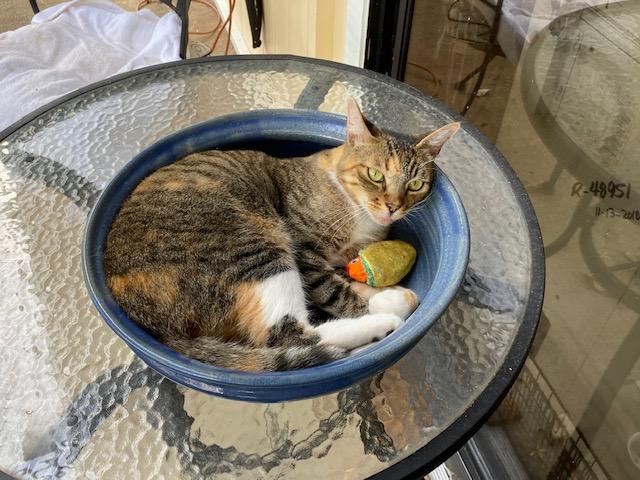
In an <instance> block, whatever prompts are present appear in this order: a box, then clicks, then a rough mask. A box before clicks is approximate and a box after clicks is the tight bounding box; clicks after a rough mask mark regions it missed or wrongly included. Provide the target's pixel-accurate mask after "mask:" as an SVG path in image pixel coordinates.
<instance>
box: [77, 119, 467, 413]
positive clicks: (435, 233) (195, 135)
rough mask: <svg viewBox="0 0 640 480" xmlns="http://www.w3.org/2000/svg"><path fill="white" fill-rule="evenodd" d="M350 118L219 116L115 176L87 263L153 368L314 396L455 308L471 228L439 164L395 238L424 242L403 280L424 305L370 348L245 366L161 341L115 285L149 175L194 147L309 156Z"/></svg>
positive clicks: (272, 393) (372, 366) (93, 229)
mask: <svg viewBox="0 0 640 480" xmlns="http://www.w3.org/2000/svg"><path fill="white" fill-rule="evenodd" d="M344 138H345V118H344V117H341V116H337V115H332V114H328V113H321V112H315V111H293V110H267V111H265V110H262V111H252V112H243V113H240V114H233V115H229V116H226V117H220V118H216V119H215V120H211V121H207V122H204V123H201V124H198V125H194V126H192V127H189V128H187V129H185V130H181V131H179V132H177V133H175V134H173V135H170V136H168V137H166V138H164V139H163V140H161V141H159V142H157V143H155V144H154V145H152V146H150V147H149V148H147V149H146V150H144V151H143V152H141V153H140V154H138V155H137V156H136V157H135V158H134V159H133V160H131V161H130V162H129V163H128V164H127V165H125V167H124V168H122V170H120V171H119V172H118V174H117V175H116V176H115V177H114V178H113V179H112V180H111V182H110V183H109V185H108V186H107V187H106V188H105V190H104V191H103V192H102V194H101V195H100V198H99V199H98V201H97V203H96V205H95V206H94V208H93V210H92V211H91V214H90V216H89V220H88V223H87V226H86V230H85V236H84V245H83V272H84V278H85V282H86V284H87V288H88V290H89V295H90V296H91V299H92V300H93V303H94V304H95V306H96V308H97V309H98V311H99V312H100V314H101V315H102V316H103V317H104V319H105V321H106V322H107V323H108V324H109V326H110V327H111V328H112V329H113V330H114V331H115V332H116V333H117V334H118V335H119V336H120V337H121V338H122V339H123V340H124V341H125V342H126V343H127V344H128V345H129V347H131V349H132V350H133V351H134V352H135V353H136V354H138V356H139V357H140V358H142V360H144V361H145V362H146V363H147V364H148V365H149V366H150V367H151V368H153V369H154V370H156V371H157V372H159V373H160V374H162V375H164V376H165V377H167V378H170V379H171V380H173V381H175V382H177V383H180V384H182V385H186V386H188V387H191V388H194V389H197V390H200V391H202V392H206V393H210V394H214V395H219V396H221V397H225V398H232V399H239V400H248V401H256V402H279V401H285V400H294V399H300V398H307V397H312V396H316V395H320V394H324V393H328V392H331V391H334V390H338V389H341V388H343V387H346V386H348V385H351V384H353V383H355V382H357V381H358V380H362V379H364V378H366V377H370V376H372V375H375V374H377V373H379V372H381V371H383V370H384V369H386V368H388V367H389V366H390V365H391V364H393V363H394V362H395V361H397V360H398V359H399V358H400V357H402V356H403V355H404V354H405V353H407V351H409V349H411V348H412V347H413V346H414V345H415V344H416V343H417V342H418V341H419V340H420V339H421V338H422V337H423V335H424V334H425V333H426V331H427V330H428V329H429V327H431V326H432V325H433V323H434V322H435V321H436V320H437V319H438V317H439V316H440V315H442V313H443V312H444V310H445V309H446V308H447V306H448V305H449V303H450V302H451V300H452V299H453V297H454V295H455V294H456V292H457V290H458V288H459V286H460V283H461V282H462V278H463V275H464V273H465V270H466V267H467V261H468V256H469V227H468V224H467V218H466V215H465V212H464V208H463V206H462V203H461V202H460V198H459V197H458V195H457V193H456V191H455V189H454V188H453V185H452V184H451V182H450V181H449V180H448V179H447V177H446V176H445V175H444V174H443V173H442V172H441V171H438V172H437V174H436V182H435V188H434V191H433V192H432V194H431V197H430V199H429V200H428V201H427V202H425V204H424V206H423V208H421V209H420V210H419V211H418V212H417V214H414V215H412V216H411V225H409V223H407V222H406V221H401V222H397V223H396V224H394V225H393V228H392V231H391V237H392V238H400V239H404V240H406V241H408V242H410V243H411V244H413V245H414V246H415V247H416V250H417V252H418V258H417V261H416V265H415V267H414V268H413V270H412V271H411V273H410V274H409V275H408V276H407V278H406V279H405V281H404V282H403V283H404V284H405V285H406V286H407V287H409V288H411V289H413V290H414V291H415V292H416V293H417V294H418V296H419V297H420V300H421V303H420V306H419V307H418V309H417V310H416V311H415V312H414V313H413V315H411V317H410V318H409V319H408V320H407V321H406V323H405V324H404V325H403V326H402V327H400V328H399V329H398V330H396V331H395V332H394V333H392V334H391V335H390V336H388V337H387V338H385V339H384V340H382V341H380V342H378V343H376V344H374V345H372V346H370V347H369V348H367V349H365V350H363V351H361V352H360V353H358V354H356V355H354V356H352V357H349V358H345V359H342V360H338V361H336V362H332V363H330V364H326V365H320V366H317V367H313V368H308V369H303V370H293V371H289V372H266V373H245V372H238V371H233V370H227V369H222V368H217V367H214V366H211V365H207V364H205V363H201V362H199V361H196V360H192V359H190V358H188V357H185V356H183V355H181V354H179V353H177V352H175V351H173V350H171V349H170V348H169V347H167V346H165V345H164V344H162V343H160V342H159V341H157V340H156V339H155V338H153V337H152V336H151V335H149V334H148V333H147V332H146V331H144V330H143V329H142V328H140V327H139V326H138V325H137V324H136V323H135V322H133V321H132V320H131V319H130V318H128V317H127V315H126V314H125V313H124V311H123V310H122V309H121V308H120V307H119V306H118V304H117V303H116V302H115V300H114V298H113V297H112V295H111V292H110V290H109V288H108V287H107V283H106V277H105V272H104V266H103V251H104V246H105V241H106V237H107V232H108V230H109V226H110V225H111V222H112V220H113V217H114V216H115V214H116V213H117V211H118V209H119V208H120V205H121V203H122V202H123V201H124V200H125V199H126V198H127V197H128V195H129V194H130V193H131V191H132V190H133V189H134V187H135V186H136V185H137V184H138V183H139V182H140V181H141V180H142V179H143V178H145V177H146V176H148V175H149V174H151V173H152V172H153V171H155V170H157V169H158V168H160V167H163V166H165V165H168V164H170V163H172V162H174V161H176V160H178V159H179V158H182V157H184V156H185V155H187V154H189V153H192V152H196V151H200V150H206V149H213V148H221V149H236V148H253V149H261V150H263V151H265V152H267V153H269V154H271V155H274V156H278V157H295V156H302V155H308V154H310V153H313V152H316V151H318V150H321V149H324V148H328V147H332V146H336V145H339V144H340V143H342V142H343V141H344Z"/></svg>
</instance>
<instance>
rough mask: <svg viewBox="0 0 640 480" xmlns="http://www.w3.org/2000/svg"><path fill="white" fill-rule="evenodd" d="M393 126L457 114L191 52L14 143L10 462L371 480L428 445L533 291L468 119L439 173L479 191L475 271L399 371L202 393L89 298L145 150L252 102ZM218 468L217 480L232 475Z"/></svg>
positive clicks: (92, 96) (3, 333) (46, 470)
mask: <svg viewBox="0 0 640 480" xmlns="http://www.w3.org/2000/svg"><path fill="white" fill-rule="evenodd" d="M348 95H355V96H356V97H358V98H359V100H360V103H361V104H362V105H363V110H364V112H365V114H366V115H367V116H369V117H370V118H371V120H373V121H374V122H376V123H378V124H380V125H381V126H382V127H387V128H391V129H393V130H395V131H398V132H402V133H407V134H415V135H417V134H420V133H424V132H426V131H429V130H430V129H432V128H433V127H436V126H439V125H441V124H443V123H445V122H447V121H449V120H450V119H449V117H448V115H447V114H446V113H443V112H442V111H439V109H437V108H435V107H434V106H432V105H431V104H430V103H428V102H427V100H425V99H423V98H422V97H420V96H418V95H413V94H411V93H408V92H407V91H406V90H402V89H399V88H398V87H396V86H393V85H390V84H388V83H386V82H384V81H381V80H379V79H374V78H370V77H368V76H362V75H360V74H358V73H355V72H352V71H343V70H341V69H335V68H333V67H329V66H325V65H318V64H314V63H306V62H303V61H296V60H290V59H283V60H277V61H276V60H268V61H267V60H265V59H255V60H254V59H245V60H242V61H225V62H211V63H201V64H187V65H181V66H177V67H171V68H166V69H163V70H158V71H154V72H150V73H143V74H138V75H136V76H134V77H132V78H128V79H124V80H120V81H117V82H114V83H112V84H110V85H109V86H106V87H103V88H99V89H97V90H94V91H92V92H90V93H86V94H84V95H81V96H79V97H77V98H75V99H72V100H70V101H67V102H66V103H64V104H62V105H61V106H59V107H56V108H54V109H53V110H50V111H49V112H48V113H45V114H43V115H41V116H40V117H39V118H37V119H36V120H34V121H32V122H31V123H30V124H28V125H26V126H25V127H23V128H21V129H20V130H18V131H17V132H15V133H14V134H12V135H10V136H9V137H8V138H7V139H6V140H5V141H4V142H2V143H0V258H1V259H2V268H0V288H1V289H2V295H0V316H1V318H2V319H3V325H2V326H3V328H2V329H0V348H1V349H2V352H3V361H2V362H0V399H2V400H1V401H0V402H1V403H0V408H1V415H0V469H4V470H6V471H8V472H11V473H14V474H17V475H20V476H27V477H49V476H52V475H65V478H96V479H99V478H128V479H134V478H141V479H146V478H204V477H208V476H210V475H212V474H217V475H216V478H256V477H264V476H267V475H268V476H269V477H270V478H305V479H307V478H308V479H312V478H322V479H325V478H348V479H351V478H353V479H355V478H362V477H365V476H367V475H370V474H373V473H376V472H378V471H381V470H383V469H384V468H385V467H386V466H388V465H390V464H393V463H395V462H397V461H399V460H400V459H402V458H403V457H406V456H407V455H409V454H411V453H412V452H414V451H415V450H417V449H418V448H420V447H423V446H424V445H426V444H427V443H428V442H429V441H430V440H431V439H433V438H434V437H435V436H436V435H437V434H438V433H439V432H440V431H442V429H444V428H445V427H446V426H447V425H449V424H450V423H451V422H453V421H454V420H456V419H457V418H458V417H460V416H461V415H462V414H463V412H464V410H465V409H467V408H468V407H469V406H470V405H471V404H472V403H473V402H474V401H475V399H476V398H477V397H478V395H479V394H480V393H481V392H482V390H483V388H484V387H485V386H486V384H487V383H488V382H489V381H490V380H491V379H492V378H493V376H494V375H495V372H496V370H497V369H498V368H499V367H500V366H501V365H502V364H503V362H504V357H505V354H506V352H507V350H508V348H509V346H510V345H511V342H512V341H513V339H514V337H515V334H516V332H517V331H518V328H519V327H520V325H521V323H522V317H523V311H524V307H525V305H526V303H527V301H528V292H529V279H530V276H531V271H530V270H531V252H530V250H529V237H528V235H529V234H528V230H527V226H526V223H525V220H524V217H523V215H522V212H521V210H520V208H519V206H518V203H517V198H516V197H515V195H514V194H513V192H512V190H511V186H510V184H509V183H508V182H507V181H506V178H505V177H504V175H503V173H502V172H501V170H500V169H499V168H498V166H497V164H496V163H495V161H494V158H493V152H492V151H490V150H488V149H486V148H485V147H484V146H483V145H482V144H480V143H479V142H478V141H477V140H476V139H475V138H474V137H473V136H472V135H470V134H469V133H467V132H461V133H460V134H458V135H457V136H456V137H455V138H454V139H453V140H452V142H451V143H450V145H449V146H448V147H447V148H446V150H445V151H444V152H443V154H442V158H441V159H440V161H439V164H440V166H441V167H442V168H443V170H444V171H445V172H446V174H447V175H448V176H449V178H450V179H451V180H452V181H453V183H454V185H455V186H456V188H457V189H458V191H459V193H460V195H461V197H462V200H463V202H464V204H465V208H466V210H467V214H468V217H469V221H470V227H471V255H470V262H469V270H468V273H467V276H466V279H465V282H464V285H463V288H462V289H461V291H460V293H459V294H458V296H457V298H456V300H454V302H453V303H452V305H451V307H450V308H449V309H448V311H447V312H446V314H445V315H444V316H443V317H442V318H441V319H440V320H439V321H438V322H437V324H436V325H435V326H434V327H433V328H432V329H431V330H430V331H429V332H428V334H427V335H426V336H425V337H424V339H423V340H422V341H421V342H420V343H419V344H418V345H417V346H416V347H415V348H414V349H413V350H412V351H411V352H410V353H409V354H407V355H406V356H405V357H404V358H403V359H402V360H400V361H399V362H398V363H397V364H396V365H395V366H393V367H392V368H390V369H389V370H387V371H386V372H385V373H384V374H382V375H379V376H378V377H376V378H372V379H370V380H368V381H365V382H362V383H360V384H358V385H355V386H353V387H351V388H349V389H346V390H343V391H341V392H338V393H334V394H330V395H326V396H323V397H318V398H314V399H310V400H303V401H296V402H290V403H281V404H247V403H241V402H235V401H229V400H224V399H220V398H216V397H211V396H207V395H204V394H201V393H198V392H195V391H192V390H189V389H185V388H182V387H179V386H177V385H175V384H174V383H172V382H170V381H168V380H165V379H163V378H162V377H161V376H159V375H158V374H156V373H155V372H153V371H152V370H150V369H149V368H148V367H146V366H145V365H144V364H143V363H142V362H140V361H139V360H137V359H136V358H135V357H134V355H133V354H132V352H131V351H130V350H129V348H128V347H127V346H126V345H125V344H124V343H123V342H122V341H121V340H120V339H119V338H118V337H117V336H116V335H115V334H114V333H113V332H112V331H111V330H110V329H109V328H108V327H107V325H106V324H105V323H104V322H103V321H102V319H101V318H100V316H99V315H98V313H97V312H96V311H95V310H94V309H93V307H92V305H91V303H90V300H89V297H88V294H87V292H86V291H85V287H84V284H83V280H82V274H81V269H80V247H81V241H82V230H83V223H84V221H85V218H86V216H87V213H88V211H89V209H90V207H91V206H92V204H93V202H94V201H95V199H96V195H97V193H99V191H100V189H101V188H103V187H104V185H105V184H106V182H108V180H109V179H110V178H111V176H112V175H113V174H114V173H115V172H116V171H117V170H118V169H119V168H120V167H121V166H122V165H123V164H124V163H125V162H127V161H128V160H129V159H131V157H132V156H133V155H135V154H136V153H137V152H139V151H140V150H141V149H143V148H145V147H146V146H148V145H149V144H151V143H152V142H154V141H156V140H158V139H160V138H162V137H164V136H166V135H167V134H169V133H171V132H175V131H177V130H179V129H181V128H184V127H186V126H189V125H193V124H194V123H197V122H200V121H203V120H206V119H209V118H212V117H216V116H219V115H223V114H226V113H230V112H237V111H243V110H249V109H262V108H312V109H320V110H324V111H330V112H336V113H342V114H343V113H344V111H345V101H346V98H347V96H348ZM218 475H219V476H218Z"/></svg>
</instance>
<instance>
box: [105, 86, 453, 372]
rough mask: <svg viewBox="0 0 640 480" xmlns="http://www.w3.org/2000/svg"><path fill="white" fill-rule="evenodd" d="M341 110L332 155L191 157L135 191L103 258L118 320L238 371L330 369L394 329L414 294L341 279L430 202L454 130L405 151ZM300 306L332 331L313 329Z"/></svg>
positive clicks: (353, 112)
mask: <svg viewBox="0 0 640 480" xmlns="http://www.w3.org/2000/svg"><path fill="white" fill-rule="evenodd" d="M347 112H348V115H347V140H346V142H345V143H344V144H342V145H340V146H338V147H335V148H332V149H328V150H324V151H321V152H318V153H315V154H313V155H310V156H308V157H305V158H297V159H276V158H273V157H270V156H268V155H267V154H265V153H262V152H259V151H240V150H234V151H216V150H212V151H206V152H201V153H195V154H191V155H188V156H186V157H184V158H182V159H180V160H178V161H176V162H175V163H173V164H171V165H168V166H165V167H163V168H160V169H159V170H157V171H155V172H154V173H152V174H151V175H150V176H148V177H147V178H145V179H144V180H143V181H142V182H141V183H140V184H138V186H137V187H136V188H135V189H134V190H133V192H132V193H131V195H130V196H129V197H128V198H127V199H126V200H125V202H124V203H123V205H122V206H121V208H120V210H119V211H118V213H117V214H116V216H115V218H114V220H113V223H112V225H111V227H110V230H109V232H108V235H107V242H106V247H105V253H104V267H105V272H106V275H107V281H108V285H109V288H110V289H111V292H112V293H113V296H114V298H115V299H116V301H117V302H118V304H119V305H120V306H121V307H122V308H123V310H124V311H125V312H126V313H127V315H128V316H129V317H130V318H132V319H133V320H134V321H135V322H137V323H138V324H139V325H140V326H142V327H143V328H144V329H145V330H147V331H148V332H149V333H150V334H151V335H153V336H154V337H155V338H157V339H158V340H160V341H161V342H163V343H165V344H166V345H168V346H169V347H171V348H172V349H174V350H176V351H177V352H179V353H181V354H184V355H187V356H189V357H191V358H194V359H197V360H200V361H203V362H207V363H211V364H214V365H216V366H218V367H223V368H229V369H234V370H239V371H278V370H289V369H298V368H306V367H311V366H314V365H318V364H322V363H327V362H330V361H333V360H336V359H339V358H343V357H345V356H347V355H349V353H350V352H351V351H353V350H354V349H358V348H359V347H363V346H365V345H368V344H370V343H371V342H374V341H376V340H379V339H382V338H383V337H385V336H386V335H388V334H390V333H391V332H393V331H394V330H395V329H397V328H398V327H399V326H400V325H402V323H403V321H404V320H405V319H406V318H407V317H408V316H409V315H410V314H411V313H412V312H413V311H414V309H415V308H416V307H417V305H418V298H417V296H416V295H415V293H414V292H412V291H411V290H409V289H406V288H402V287H391V288H385V289H375V288H372V287H369V286H367V285H366V284H362V283H356V282H351V281H349V280H348V279H346V278H345V276H343V275H341V274H340V270H344V266H345V265H346V263H347V262H348V261H349V260H351V259H352V258H353V257H355V256H356V255H357V252H358V250H359V249H360V248H361V247H362V246H363V245H366V244H368V243H370V242H374V241H378V240H382V239H384V238H385V237H386V235H387V232H388V229H389V225H390V224H391V223H392V222H394V221H396V220H398V219H400V218H402V217H404V216H405V215H406V214H407V213H408V212H409V211H410V209H411V208H412V207H413V206H415V205H417V204H419V203H420V202H421V201H423V200H424V199H426V198H427V195H428V193H429V191H430V189H431V187H432V185H433V181H434V174H435V171H434V163H433V161H434V158H436V156H437V155H438V153H439V152H440V149H441V148H442V146H443V145H444V143H445V142H446V141H447V140H448V139H450V138H451V136H452V135H453V134H455V132H456V131H457V130H458V128H459V126H460V124H459V123H452V124H449V125H445V126H444V127H442V128H439V129H438V130H436V131H434V132H432V133H430V134H429V135H427V136H425V137H424V138H422V139H421V140H420V141H419V142H408V141H403V140H400V139H398V138H394V137H392V136H389V135H388V134H386V133H384V132H383V131H382V130H380V129H379V128H377V127H375V126H374V125H372V124H371V123H370V122H369V121H368V120H367V119H366V118H365V117H364V116H363V115H362V113H361V112H360V109H359V107H358V104H357V103H356V101H355V100H354V99H352V98H351V99H349V100H348V103H347ZM307 302H309V303H312V304H314V305H315V306H316V307H317V308H319V309H321V310H323V311H324V312H326V313H327V314H329V315H330V317H331V319H329V320H327V321H325V322H324V323H320V324H318V322H317V321H316V320H315V319H314V318H312V316H311V314H310V310H309V308H308V307H307Z"/></svg>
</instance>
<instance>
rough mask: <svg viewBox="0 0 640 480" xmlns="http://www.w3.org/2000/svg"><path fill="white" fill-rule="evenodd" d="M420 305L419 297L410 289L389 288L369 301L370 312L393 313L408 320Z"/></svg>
mask: <svg viewBox="0 0 640 480" xmlns="http://www.w3.org/2000/svg"><path fill="white" fill-rule="evenodd" d="M419 303H420V302H419V301H418V296H417V295H416V294H415V293H413V292H412V291H411V290H409V289H408V288H403V287H393V288H387V289H385V290H383V291H381V292H379V293H376V294H375V295H374V296H373V297H371V298H370V299H369V312H370V313H392V314H394V315H397V316H398V317H400V318H402V319H403V320H406V319H407V318H409V315H411V314H412V313H413V311H414V310H415V309H416V308H417V307H418V304H419Z"/></svg>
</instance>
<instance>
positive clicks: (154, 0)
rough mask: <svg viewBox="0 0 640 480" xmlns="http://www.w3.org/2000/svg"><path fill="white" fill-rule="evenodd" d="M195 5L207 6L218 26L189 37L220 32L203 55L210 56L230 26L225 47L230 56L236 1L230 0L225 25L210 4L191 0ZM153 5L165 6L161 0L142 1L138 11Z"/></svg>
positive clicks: (201, 0)
mask: <svg viewBox="0 0 640 480" xmlns="http://www.w3.org/2000/svg"><path fill="white" fill-rule="evenodd" d="M191 1H192V2H193V3H199V4H201V5H205V6H206V7H207V8H209V9H210V10H212V11H213V12H214V13H215V14H216V16H217V17H218V23H217V24H216V26H215V27H213V29H211V30H207V31H204V32H192V31H189V32H188V33H189V35H210V34H212V33H214V32H215V31H216V30H217V31H218V34H217V35H216V38H215V39H214V40H213V43H212V44H211V48H209V51H207V53H205V54H204V55H203V57H206V56H207V55H210V54H211V53H212V52H213V51H214V50H215V48H216V46H217V44H218V40H219V39H220V36H221V34H222V32H223V31H224V27H225V26H226V25H227V24H229V28H228V32H227V45H226V47H225V50H224V54H225V55H228V54H229V48H230V45H231V25H232V22H233V20H232V18H233V10H234V8H235V6H236V0H229V15H228V16H227V18H226V20H225V21H224V23H222V18H221V17H220V15H219V14H218V10H217V9H216V8H215V7H214V6H213V5H212V4H211V3H209V2H207V1H205V0H191ZM152 3H156V4H161V5H165V4H163V3H162V2H160V1H159V0H142V1H141V2H139V3H138V6H137V7H136V10H140V9H141V8H144V7H146V6H147V5H151V4H152Z"/></svg>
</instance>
